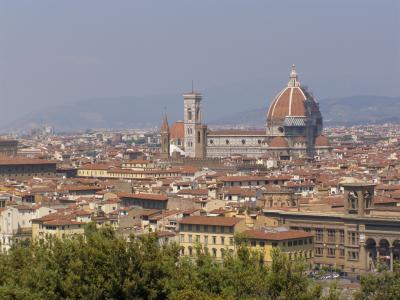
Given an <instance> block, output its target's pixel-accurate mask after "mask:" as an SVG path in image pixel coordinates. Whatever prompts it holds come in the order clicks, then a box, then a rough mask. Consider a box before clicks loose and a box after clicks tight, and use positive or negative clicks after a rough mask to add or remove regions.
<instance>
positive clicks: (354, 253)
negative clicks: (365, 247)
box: [347, 251, 358, 260]
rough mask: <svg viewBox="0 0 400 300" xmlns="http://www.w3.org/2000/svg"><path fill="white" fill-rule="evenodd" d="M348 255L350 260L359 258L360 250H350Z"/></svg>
mask: <svg viewBox="0 0 400 300" xmlns="http://www.w3.org/2000/svg"><path fill="white" fill-rule="evenodd" d="M347 256H348V259H349V260H358V251H348V252H347Z"/></svg>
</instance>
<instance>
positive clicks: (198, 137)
mask: <svg viewBox="0 0 400 300" xmlns="http://www.w3.org/2000/svg"><path fill="white" fill-rule="evenodd" d="M197 143H199V144H200V143H201V135H200V131H197Z"/></svg>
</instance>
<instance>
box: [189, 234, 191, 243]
mask: <svg viewBox="0 0 400 300" xmlns="http://www.w3.org/2000/svg"><path fill="white" fill-rule="evenodd" d="M189 243H192V235H191V234H189Z"/></svg>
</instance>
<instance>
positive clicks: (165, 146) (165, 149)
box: [160, 114, 170, 159]
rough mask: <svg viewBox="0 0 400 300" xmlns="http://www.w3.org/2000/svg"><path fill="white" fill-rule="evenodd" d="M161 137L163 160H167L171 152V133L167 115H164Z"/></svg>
mask: <svg viewBox="0 0 400 300" xmlns="http://www.w3.org/2000/svg"><path fill="white" fill-rule="evenodd" d="M160 135H161V158H163V159H167V158H169V151H170V133H169V126H168V119H167V114H164V117H163V123H162V126H161V130H160Z"/></svg>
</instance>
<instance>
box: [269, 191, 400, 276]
mask: <svg viewBox="0 0 400 300" xmlns="http://www.w3.org/2000/svg"><path fill="white" fill-rule="evenodd" d="M343 187H344V195H345V199H344V200H345V201H344V206H345V207H344V213H338V212H315V211H314V212H302V211H283V210H271V209H266V210H264V215H265V216H266V217H270V218H274V219H276V220H277V221H278V224H279V225H280V226H287V227H289V228H290V229H292V230H300V231H305V232H309V233H312V234H313V235H314V256H315V257H314V263H315V264H316V265H317V266H329V267H335V268H339V269H341V270H342V271H343V272H345V273H347V274H348V275H349V276H354V277H358V276H359V275H360V274H362V273H364V272H368V271H373V270H376V269H377V267H378V263H382V264H386V265H387V268H388V269H390V270H393V261H394V260H399V259H400V221H399V219H398V218H397V217H396V214H393V216H391V214H390V212H385V213H383V214H381V213H379V211H377V210H376V208H374V207H373V206H372V203H373V196H374V185H373V184H368V183H349V184H344V185H343Z"/></svg>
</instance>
